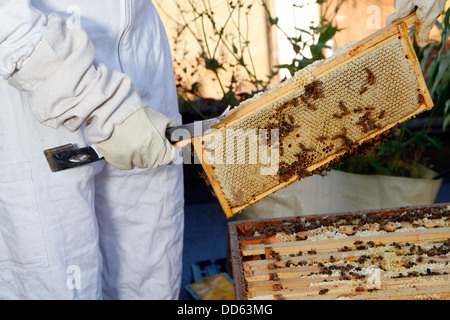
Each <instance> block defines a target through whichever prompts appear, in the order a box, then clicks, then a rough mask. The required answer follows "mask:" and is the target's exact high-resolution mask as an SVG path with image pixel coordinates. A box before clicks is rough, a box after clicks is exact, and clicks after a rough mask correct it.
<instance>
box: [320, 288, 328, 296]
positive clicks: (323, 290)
mask: <svg viewBox="0 0 450 320" xmlns="http://www.w3.org/2000/svg"><path fill="white" fill-rule="evenodd" d="M328 291H329V290H328V289H327V288H325V289H322V290H320V291H319V294H320V295H323V294H326V293H327V292H328Z"/></svg>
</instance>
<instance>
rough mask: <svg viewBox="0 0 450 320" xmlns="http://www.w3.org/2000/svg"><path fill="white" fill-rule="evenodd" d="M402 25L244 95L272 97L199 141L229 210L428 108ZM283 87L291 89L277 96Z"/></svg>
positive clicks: (321, 168)
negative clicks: (360, 49) (366, 45)
mask: <svg viewBox="0 0 450 320" xmlns="http://www.w3.org/2000/svg"><path fill="white" fill-rule="evenodd" d="M397 29H398V30H399V33H398V34H394V35H393V36H390V38H389V39H390V40H389V41H382V43H381V44H380V45H378V46H377V47H376V49H373V50H368V52H367V53H362V54H359V55H358V56H357V57H356V58H355V57H351V58H350V59H348V61H345V63H340V64H338V65H337V67H334V68H331V69H324V68H325V67H326V66H327V63H328V62H331V61H333V60H334V59H338V58H342V57H343V55H344V54H347V55H348V56H350V54H349V52H351V50H354V49H355V47H351V46H350V47H348V48H346V50H342V52H340V53H339V54H338V55H335V56H333V57H331V58H329V59H328V60H325V61H321V62H320V63H316V64H314V65H312V66H310V67H307V68H305V69H304V70H301V71H299V72H298V73H297V74H296V75H295V76H294V77H293V78H292V79H290V80H288V81H286V82H285V83H282V84H280V85H278V86H276V87H275V88H273V89H271V90H269V92H265V93H263V94H261V95H259V96H255V97H254V98H252V99H251V100H249V101H245V102H243V103H242V105H241V106H238V107H237V108H238V110H241V111H245V110H246V108H248V106H251V105H252V103H255V102H258V101H261V100H264V99H265V102H264V104H263V106H262V107H259V108H256V109H254V110H251V112H248V115H246V116H244V117H241V118H240V119H239V121H234V122H230V125H228V126H226V129H224V130H218V131H217V132H215V133H213V134H212V135H210V136H206V137H203V138H201V141H200V140H197V142H194V146H195V145H197V148H201V153H202V154H203V158H204V159H203V160H204V161H203V166H204V168H205V171H206V172H207V175H208V177H209V179H210V180H212V181H213V182H214V183H212V185H213V187H214V191H215V193H216V195H218V194H219V200H221V204H222V207H223V208H224V210H225V213H226V214H227V216H232V215H233V214H234V213H236V212H238V211H240V210H242V209H243V208H245V207H246V206H248V205H251V204H252V203H255V202H257V201H259V200H260V199H262V198H264V197H267V196H269V195H270V194H271V193H273V192H275V191H277V190H279V189H280V188H283V187H285V186H287V185H288V184H290V183H293V182H295V181H297V180H299V179H302V178H304V177H306V176H309V175H312V174H321V173H323V172H325V171H327V170H329V169H330V168H331V166H333V165H335V164H337V163H339V162H340V161H342V160H344V159H345V158H346V157H349V156H351V155H354V154H365V153H367V152H368V151H370V150H371V149H373V148H374V147H375V146H376V145H377V144H378V143H380V142H381V141H382V140H385V139H387V138H389V136H391V135H392V134H394V133H395V132H396V129H397V128H398V123H400V122H402V121H405V120H407V119H409V118H410V117H411V116H414V115H415V114H417V113H419V112H421V111H423V109H424V108H423V105H424V104H426V103H425V100H427V101H429V100H428V96H426V95H427V94H428V91H427V90H426V88H425V90H424V88H423V86H424V84H423V78H421V77H422V75H421V73H420V69H419V71H418V70H417V58H416V57H415V55H414V52H413V51H412V50H411V49H410V42H409V38H408V36H407V33H406V31H405V30H402V28H397ZM317 70H322V72H321V73H318V72H317ZM323 70H326V72H323ZM317 74H319V75H320V76H319V77H318V76H317ZM283 90H284V91H283ZM276 91H283V92H284V93H283V94H281V95H278V96H276V97H277V98H270V93H273V92H276ZM425 97H426V98H427V99H426V98H425ZM421 107H422V108H421ZM427 108H430V106H426V108H425V109H427ZM244 114H245V112H244ZM274 129H275V130H274ZM273 132H275V135H271V133H273Z"/></svg>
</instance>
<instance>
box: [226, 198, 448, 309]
mask: <svg viewBox="0 0 450 320" xmlns="http://www.w3.org/2000/svg"><path fill="white" fill-rule="evenodd" d="M229 229H230V247H231V257H232V266H233V277H234V283H235V291H236V298H237V299H243V300H246V299H249V300H253V299H254V300H270V299H272V300H273V299H358V300H359V299H384V300H385V299H397V300H399V299H408V300H412V299H446V300H448V299H450V275H449V272H450V206H449V204H439V205H431V206H415V207H407V208H395V209H384V210H372V211H359V212H350V213H339V214H330V215H326V216H323V217H318V216H315V217H314V216H307V217H304V218H302V217H297V218H295V217H292V218H286V219H268V220H255V221H246V222H232V223H230V226H229ZM376 269H378V270H379V273H378V274H377V276H378V279H379V283H378V286H375V285H374V283H373V282H372V280H374V279H370V276H371V275H374V274H373V273H371V271H374V270H376Z"/></svg>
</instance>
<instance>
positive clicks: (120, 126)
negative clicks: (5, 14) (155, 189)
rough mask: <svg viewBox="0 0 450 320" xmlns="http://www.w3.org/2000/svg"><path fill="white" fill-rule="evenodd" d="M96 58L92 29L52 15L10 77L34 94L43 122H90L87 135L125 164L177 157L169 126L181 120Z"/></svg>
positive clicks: (71, 127)
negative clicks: (152, 104) (146, 100)
mask: <svg viewBox="0 0 450 320" xmlns="http://www.w3.org/2000/svg"><path fill="white" fill-rule="evenodd" d="M95 58H96V50H95V48H94V46H93V44H92V42H91V41H90V39H89V37H88V35H87V34H86V32H85V31H83V30H82V29H70V28H68V27H67V26H66V24H65V21H64V20H63V19H62V18H61V17H59V16H58V15H56V14H51V15H49V17H48V21H47V32H46V33H45V34H44V36H43V37H42V40H41V41H40V42H39V44H38V45H37V47H36V49H35V50H34V52H33V53H32V55H31V56H30V57H29V58H28V59H27V60H26V63H24V64H23V66H21V67H20V69H18V70H16V71H15V72H13V73H12V74H11V76H10V77H9V79H8V80H9V83H10V84H11V85H13V86H14V87H16V88H18V89H19V90H22V91H25V92H27V93H28V101H29V104H30V108H31V111H32V113H33V114H34V116H35V117H36V119H37V120H38V121H39V122H41V123H43V124H45V125H48V126H50V127H54V128H57V127H59V126H61V125H64V126H65V127H66V128H67V129H69V130H70V131H76V130H78V129H80V128H81V127H82V126H83V124H86V126H85V128H84V130H85V134H86V137H87V139H88V140H89V141H90V142H91V143H94V144H98V146H99V149H100V150H101V152H102V153H103V156H104V157H105V159H106V160H107V161H108V162H110V163H111V164H112V165H114V166H116V167H118V168H119V169H133V168H134V167H139V168H146V167H153V168H155V167H158V166H161V165H165V164H168V163H170V162H171V161H173V160H175V158H176V154H175V151H174V147H173V146H172V145H171V144H170V142H169V141H168V140H167V139H166V137H165V130H166V128H167V127H168V126H174V125H176V123H175V122H174V121H172V120H170V119H168V118H167V117H165V116H164V115H162V114H160V113H158V112H156V111H155V110H152V109H150V108H148V107H146V106H145V104H144V103H143V102H142V101H141V98H140V96H139V94H138V93H137V91H136V90H135V88H134V86H133V84H132V82H131V79H130V77H129V76H127V75H125V74H123V73H120V72H118V71H115V70H110V69H108V68H107V67H106V66H105V65H103V64H99V65H94V60H95ZM144 107H146V108H144ZM101 142H103V143H101Z"/></svg>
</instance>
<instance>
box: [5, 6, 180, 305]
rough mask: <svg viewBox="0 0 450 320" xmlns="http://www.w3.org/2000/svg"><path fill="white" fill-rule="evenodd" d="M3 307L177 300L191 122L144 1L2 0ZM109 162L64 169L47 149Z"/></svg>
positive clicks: (153, 16) (159, 26) (157, 24)
mask: <svg viewBox="0 0 450 320" xmlns="http://www.w3.org/2000/svg"><path fill="white" fill-rule="evenodd" d="M0 75H1V77H0V97H1V100H0V111H1V116H0V299H102V298H103V299H176V298H178V294H179V290H180V282H181V268H182V262H181V256H182V239H183V205H184V203H183V186H182V167H181V165H179V164H173V165H167V164H171V163H173V162H174V161H175V159H176V154H175V150H174V148H173V147H172V145H171V144H170V143H169V142H168V141H167V139H166V138H165V135H164V132H165V129H166V128H167V127H168V126H173V125H175V124H176V123H177V122H178V123H179V122H180V120H181V119H180V115H179V113H178V104H177V97H176V88H175V84H174V78H173V67H172V60H171V54H170V49H169V45H168V42H167V38H166V35H165V32H164V28H163V25H162V23H161V21H160V19H159V17H158V14H157V12H156V10H155V8H154V6H153V4H152V2H151V1H145V0H133V1H132V0H116V1H110V0H96V1H81V0H80V1H76V0H59V1H55V0H35V1H34V0H32V1H29V0H0ZM68 143H73V144H76V145H77V146H78V147H83V146H86V145H91V144H94V145H96V146H97V147H98V149H99V150H100V151H101V153H102V154H103V156H104V157H105V158H106V160H107V162H105V161H100V162H97V163H94V164H89V165H86V166H82V167H79V168H74V169H70V170H66V171H61V172H57V173H52V172H51V171H50V169H49V166H48V164H47V162H46V160H45V157H44V154H43V150H45V149H48V148H52V147H56V146H60V145H64V144H68Z"/></svg>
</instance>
